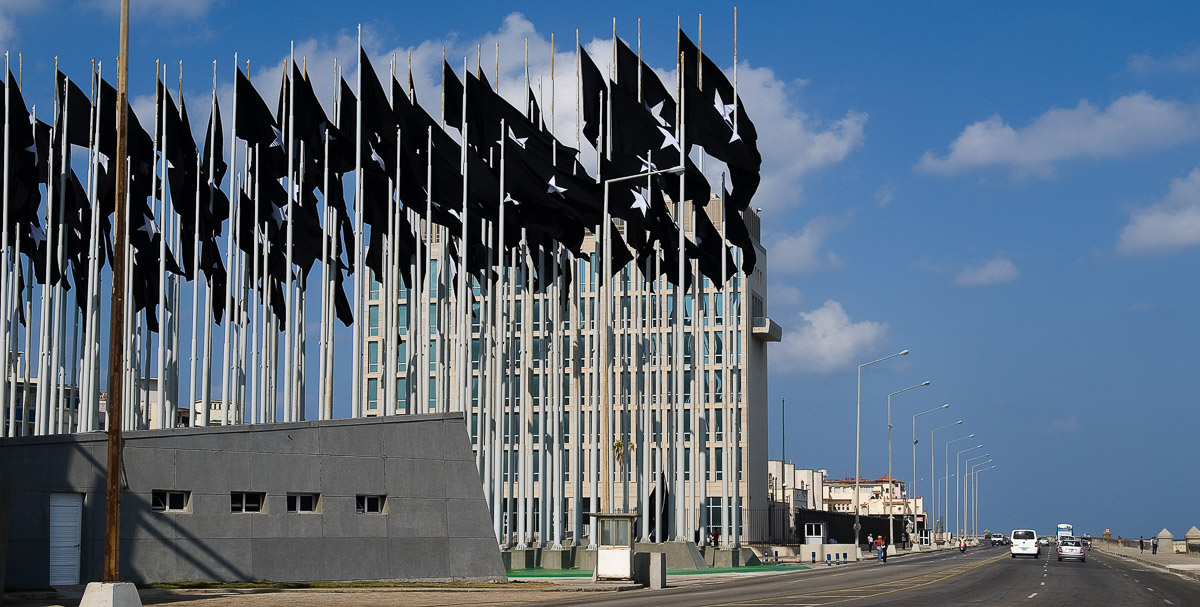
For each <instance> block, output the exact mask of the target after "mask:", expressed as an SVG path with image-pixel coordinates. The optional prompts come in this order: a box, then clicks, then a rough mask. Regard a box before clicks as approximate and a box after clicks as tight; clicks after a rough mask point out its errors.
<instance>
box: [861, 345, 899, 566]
mask: <svg viewBox="0 0 1200 607" xmlns="http://www.w3.org/2000/svg"><path fill="white" fill-rule="evenodd" d="M907 354H908V350H902V351H900V352H897V353H895V354H891V355H889V356H884V357H883V358H880V359H878V360H873V361H871V362H869V363H863V364H861V365H859V366H858V402H857V404H856V405H855V413H854V555H855V558H857V559H861V558H862V546H861V545H860V544H859V543H858V540H859V537H858V532H859V531H861V530H862V525H861V524H859V520H858V518H859V510H862V506H861V505H860V504H859V501H858V500H859V495H858V486H859V475H860V472H859V463H860V459H861V458H860V457H859V456H860V455H861V449H860V447H861V442H862V441H861V440H860V439H861V438H862V370H863V367H868V366H870V365H873V364H875V363H878V362H883V361H885V360H887V359H889V358H895V357H897V356H905V355H907Z"/></svg>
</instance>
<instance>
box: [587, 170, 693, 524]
mask: <svg viewBox="0 0 1200 607" xmlns="http://www.w3.org/2000/svg"><path fill="white" fill-rule="evenodd" d="M682 172H684V166H683V165H680V166H677V167H671V168H669V169H661V170H654V171H648V172H645V173H637V174H635V175H623V176H620V177H614V178H612V179H608V180H605V182H604V208H603V215H604V223H605V224H606V225H607V224H608V209H609V205H608V186H610V185H612V184H614V183H618V182H621V181H629V180H632V179H643V178H644V179H649V178H650V176H651V175H659V174H664V173H670V174H679V173H682ZM610 236H611V234H610V232H609V231H608V230H607V229H605V231H604V234H603V235H602V236H601V237H600V242H601V243H603V244H602V246H603V250H604V261H605V266H606V267H605V268H604V270H603V271H604V272H607V273H606V274H605V276H612V272H609V271H608V268H607V265H609V264H610V263H611V261H610V260H611V259H612V256H611V255H610V254H609V250H610V249H611V247H612V244H611V242H610V241H609V238H610ZM681 263H682V262H681ZM608 284H609V281H607V280H606V281H604V282H603V283H602V285H601V288H602V289H603V288H605V287H606V286H607V285H608ZM602 296H603V299H602V300H601V304H600V306H599V308H600V310H599V325H598V326H601V327H607V326H608V316H609V310H608V306H609V303H610V300H611V297H610V296H609V294H608V292H607V291H605V292H604V293H603V294H602ZM675 326H676V327H682V326H683V321H682V320H681V316H680V309H679V307H676V318H675ZM610 337H611V333H610V335H609V336H605V338H604V339H601V340H599V341H600V343H599V350H600V352H599V354H600V361H601V365H602V368H601V372H600V402H599V404H600V428H601V430H600V442H601V444H600V478H602V479H604V482H603V483H601V484H600V495H599V504H598V509H597V510H596V511H597V512H609V511H611V510H612V509H613V508H612V507H611V506H612V504H610V501H612V496H611V493H610V491H609V484H610V483H611V482H612V469H611V464H610V463H609V451H610V450H611V449H612V441H611V437H610V436H608V428H609V386H608V380H609V377H608V376H609V359H608V346H609V344H608V340H609V338H610ZM676 344H677V346H676V350H677V351H676V354H677V355H678V356H677V358H676V359H677V360H682V359H683V357H682V354H681V353H680V352H679V351H678V350H679V347H681V345H682V339H676ZM622 478H624V477H622Z"/></svg>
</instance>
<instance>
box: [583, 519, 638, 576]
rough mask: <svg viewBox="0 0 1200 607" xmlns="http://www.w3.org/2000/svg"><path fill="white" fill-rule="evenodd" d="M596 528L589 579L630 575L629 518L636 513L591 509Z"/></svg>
mask: <svg viewBox="0 0 1200 607" xmlns="http://www.w3.org/2000/svg"><path fill="white" fill-rule="evenodd" d="M591 516H592V518H594V519H596V526H595V527H593V529H599V530H600V533H599V537H600V541H599V542H598V543H597V544H596V570H595V572H594V573H593V574H592V579H593V580H632V579H633V522H634V521H635V520H637V517H638V515H637V513H625V512H610V513H592V515H591Z"/></svg>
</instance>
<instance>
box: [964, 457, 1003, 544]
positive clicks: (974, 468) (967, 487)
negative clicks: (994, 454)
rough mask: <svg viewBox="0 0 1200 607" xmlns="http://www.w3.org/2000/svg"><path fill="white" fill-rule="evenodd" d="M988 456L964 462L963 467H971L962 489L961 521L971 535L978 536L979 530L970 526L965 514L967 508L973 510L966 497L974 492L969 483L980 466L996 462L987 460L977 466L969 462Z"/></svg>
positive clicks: (969, 500) (968, 517)
mask: <svg viewBox="0 0 1200 607" xmlns="http://www.w3.org/2000/svg"><path fill="white" fill-rule="evenodd" d="M990 455H991V454H990V453H989V454H988V455H983V456H976V457H972V458H971V459H968V460H967V461H966V463H964V466H970V467H971V471H970V472H968V473H967V481H966V483H964V485H965V486H964V487H963V502H964V503H963V520H964V522H965V523H966V525H967V529H969V530H971V535H979V529H978V528H976V527H975V526H974V525H972V524H971V518H972V517H971V516H970V515H969V514H967V512H968V507H971V508H973V507H974V506H973V505H972V504H971V498H970V497H968V495H970V493H969V492H971V491H974V490H975V488H974V487H972V486H971V483H972V481H973V480H974V479H975V473H976V472H977V471H978V470H977V469H978V468H979V467H980V466H986V465H988V464H990V463H992V462H994V461H996V460H992V459H989V460H987V461H984V462H979V463H978V464H972V463H971V460H972V459H979V457H988V456H990ZM971 512H974V510H971ZM976 518H978V517H976Z"/></svg>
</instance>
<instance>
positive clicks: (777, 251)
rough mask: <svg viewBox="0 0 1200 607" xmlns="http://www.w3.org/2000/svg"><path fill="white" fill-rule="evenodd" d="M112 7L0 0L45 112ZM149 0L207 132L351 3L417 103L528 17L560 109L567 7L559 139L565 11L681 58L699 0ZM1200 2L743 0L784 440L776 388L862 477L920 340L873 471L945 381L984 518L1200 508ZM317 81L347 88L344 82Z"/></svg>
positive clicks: (137, 59) (822, 451)
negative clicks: (569, 2)
mask: <svg viewBox="0 0 1200 607" xmlns="http://www.w3.org/2000/svg"><path fill="white" fill-rule="evenodd" d="M117 4H118V3H117V2H115V1H112V0H106V1H103V2H101V1H98V0H97V1H76V0H44V1H34V0H4V2H2V3H0V48H7V49H9V50H12V51H23V52H24V57H25V76H24V77H25V82H26V91H27V92H26V99H27V100H29V101H30V102H31V103H38V104H39V105H40V106H41V107H47V108H48V107H49V100H50V97H51V90H52V89H51V87H52V80H51V73H52V70H53V58H54V56H55V55H58V56H59V58H60V59H59V60H60V65H61V66H62V69H63V70H64V71H65V72H67V74H68V75H70V76H72V77H73V78H76V79H84V78H86V75H87V70H88V68H89V66H90V63H91V60H92V58H93V57H95V58H100V59H102V60H105V69H106V74H110V78H111V77H112V76H111V74H113V73H114V72H113V71H112V70H113V69H114V68H115V62H114V61H111V58H112V57H114V56H115V54H116V44H117V42H116V41H117V19H116V6H117ZM136 4H139V5H141V6H143V7H145V8H141V9H138V10H135V13H134V19H133V32H132V37H133V42H132V50H131V57H132V62H131V66H132V69H131V79H132V91H133V96H134V99H135V105H137V107H138V108H139V109H141V110H143V111H144V110H148V109H149V108H150V107H151V104H152V100H151V97H150V96H151V95H152V94H153V81H152V79H151V77H150V74H151V73H152V71H153V69H154V68H153V62H154V60H155V59H162V60H164V61H165V62H166V63H167V64H169V65H171V66H175V65H176V64H177V63H178V62H180V61H182V62H183V65H184V70H185V79H184V91H185V95H186V96H187V99H188V100H189V104H192V105H193V107H194V108H199V109H193V110H192V111H191V112H192V118H193V121H194V122H195V123H196V124H195V125H194V126H197V127H200V128H202V126H201V125H202V124H203V118H202V116H204V115H205V114H206V113H207V112H206V111H204V110H203V105H204V103H205V99H206V97H207V94H208V90H209V86H210V81H211V69H212V68H211V65H212V64H211V62H212V61H213V60H216V61H217V62H218V70H219V72H218V81H219V82H218V86H219V88H220V89H221V94H222V95H227V94H228V89H229V88H230V87H231V82H232V69H233V68H232V65H233V61H232V60H233V54H234V53H235V52H237V53H238V58H239V60H240V61H243V62H244V61H246V60H249V61H251V74H252V76H253V78H254V82H255V84H256V85H257V86H258V88H259V90H260V91H263V93H264V97H266V98H267V99H268V102H269V103H273V100H274V98H275V97H274V95H275V91H276V90H277V87H278V84H277V82H278V78H279V66H281V65H282V61H283V60H284V58H285V57H286V56H287V54H288V50H289V44H290V43H292V42H293V41H294V42H295V44H296V48H297V56H298V57H307V59H308V65H309V70H310V73H311V72H314V71H315V70H318V69H321V70H327V69H328V67H329V66H330V65H332V59H333V58H334V57H337V58H338V59H339V60H341V61H346V62H348V65H347V76H348V77H350V78H352V77H353V76H352V74H353V70H354V69H355V66H354V49H355V33H354V32H355V28H356V27H357V25H358V24H362V26H363V28H364V42H365V45H366V47H367V49H368V51H369V53H370V54H371V56H372V59H373V61H374V62H375V65H376V67H377V69H379V70H381V71H386V70H387V69H388V68H387V67H386V66H387V64H388V62H389V61H390V58H391V57H392V54H393V53H397V56H398V57H399V58H400V62H401V63H402V64H403V62H404V61H405V57H406V53H407V52H408V51H410V50H411V51H413V57H414V59H413V61H414V69H415V70H416V74H415V80H416V83H417V89H418V97H419V98H421V99H422V100H423V101H425V102H426V103H431V102H432V101H430V100H433V99H436V95H437V89H436V83H437V82H438V80H437V79H436V76H435V70H436V66H437V65H438V62H439V61H440V57H441V48H442V47H443V46H447V47H448V51H447V53H448V56H449V58H450V61H451V64H452V65H456V66H461V64H462V58H463V56H464V55H468V54H469V55H470V57H471V64H472V65H473V64H474V53H475V50H474V49H475V48H476V45H477V44H480V45H482V47H483V51H482V53H483V58H484V64H485V66H488V69H489V74H490V73H491V67H490V66H491V65H493V62H494V57H495V44H496V43H497V42H499V43H500V54H501V63H502V65H501V70H500V71H501V74H500V82H501V88H502V91H503V92H505V93H507V94H510V95H513V96H515V95H516V94H517V91H519V90H520V88H521V80H520V78H521V74H522V72H523V68H522V62H521V57H522V54H523V41H524V39H525V38H526V37H528V39H529V44H530V60H531V71H532V73H534V74H535V77H536V75H537V74H546V76H545V77H544V79H543V87H542V88H543V90H544V91H545V92H544V95H545V98H544V101H543V106H546V105H548V103H547V101H548V99H549V85H548V73H549V71H548V64H549V56H550V51H549V37H550V34H551V33H552V32H554V33H556V39H557V40H556V42H557V44H556V48H557V50H558V53H559V54H558V56H557V58H556V62H557V69H556V78H557V84H556V93H557V96H556V105H557V113H556V116H555V117H556V120H555V129H556V130H557V131H558V133H559V135H560V137H562V138H563V139H564V140H566V141H568V142H570V141H572V140H573V137H574V135H573V133H574V101H573V93H572V92H570V91H571V86H572V85H571V84H570V78H571V77H573V75H572V74H571V73H570V72H571V71H572V69H571V63H570V62H571V52H572V47H573V42H574V36H575V29H576V28H579V30H580V36H581V40H582V41H583V42H584V44H585V45H588V46H589V49H591V50H592V51H593V56H595V57H596V59H597V60H598V62H601V63H603V62H605V61H606V59H605V55H604V51H603V49H605V48H609V47H608V46H607V43H606V41H607V40H609V39H610V38H611V35H612V27H613V17H614V16H615V17H616V23H617V32H618V35H620V36H621V37H623V38H625V39H626V40H627V41H630V43H631V44H636V39H637V18H638V17H641V18H642V44H643V52H644V56H645V57H646V58H647V60H648V62H649V63H650V64H651V65H653V66H655V67H656V68H660V69H661V74H662V75H664V76H668V77H673V62H672V55H673V52H674V43H675V41H674V31H675V23H676V16H677V14H679V13H678V12H677V11H678V10H679V9H678V8H669V7H668V8H660V7H659V6H658V5H657V4H654V5H649V4H647V3H637V4H635V3H626V2H615V3H602V4H592V5H586V6H585V5H577V6H571V7H570V8H567V6H566V5H564V4H563V3H560V2H525V3H513V4H508V5H501V4H497V5H494V6H481V4H480V3H474V2H471V3H468V2H455V1H445V2H439V3H436V4H435V5H431V6H429V7H426V8H424V9H423V10H420V11H408V10H404V9H403V6H404V5H402V4H395V3H391V2H361V3H354V4H348V5H347V4H343V5H340V6H339V7H338V8H337V9H336V10H331V9H330V8H329V6H330V5H329V4H328V3H323V2H308V1H297V2H288V3H258V2H241V3H238V2H221V1H218V0H190V1H185V0H160V1H157V2H139V3H136ZM686 10H687V11H688V12H687V13H682V14H679V15H680V16H681V17H682V20H683V24H684V28H685V29H686V30H687V31H688V32H689V33H690V34H692V35H693V36H694V35H695V34H696V33H697V22H698V18H699V15H700V14H703V18H704V31H703V48H704V50H705V52H706V53H708V54H709V55H710V56H712V57H713V58H714V59H715V60H716V62H717V63H718V64H719V65H721V66H722V67H725V68H728V69H729V70H732V67H733V63H734V62H733V10H732V6H731V5H728V4H722V3H711V2H693V3H687V9H686ZM1198 17H1200V8H1198V7H1196V6H1195V5H1193V4H1190V3H1184V2H1162V3H1153V4H1141V3H1137V4H1135V3H1117V2H1108V3H1087V4H1080V3H1047V2H1009V3H1002V4H996V5H992V4H985V3H959V2H919V3H914V2H906V3H882V2H881V3H867V2H851V3H789V6H788V7H787V8H782V9H780V8H776V7H775V6H774V5H770V6H768V5H763V4H751V5H745V6H742V7H741V9H740V11H739V23H738V30H739V31H738V44H739V49H738V53H739V54H738V59H739V62H740V64H739V67H738V79H739V90H740V93H741V95H742V97H743V100H744V103H745V105H746V108H747V111H748V112H749V115H750V116H751V118H753V119H754V121H755V123H756V124H757V126H758V131H759V133H760V149H761V150H762V153H763V156H764V163H763V170H764V172H763V185H762V187H761V188H760V190H759V195H758V196H757V197H756V199H755V202H754V205H755V206H759V207H761V208H762V209H763V219H764V221H763V225H764V233H763V238H764V241H765V242H766V244H767V248H768V275H769V284H770V295H769V304H768V309H769V315H770V316H771V317H772V318H773V319H775V320H776V321H777V322H779V323H780V324H781V325H782V326H783V327H784V331H785V337H784V341H783V342H782V343H781V344H776V345H773V346H772V351H771V360H772V362H771V370H770V384H769V392H770V395H771V396H770V398H771V402H770V411H769V415H770V419H771V423H770V428H771V454H772V457H776V458H777V457H779V455H780V432H781V428H780V424H779V422H778V421H777V420H778V419H779V417H780V401H781V399H786V400H787V428H786V432H787V449H788V451H787V456H788V458H789V459H791V460H793V461H795V462H796V463H797V464H798V465H801V466H805V467H815V468H825V469H828V470H829V472H830V474H831V475H832V476H834V477H844V476H850V475H852V474H853V472H854V469H853V466H854V453H853V451H852V450H851V449H852V446H853V438H854V407H855V375H856V368H857V366H858V365H859V364H861V363H864V362H867V361H870V360H874V359H877V358H880V357H882V356H886V355H888V354H892V353H894V352H897V351H899V350H902V349H906V348H907V349H910V350H911V352H912V353H911V355H909V356H906V357H900V358H894V359H891V360H888V361H886V362H882V363H879V364H877V365H874V366H871V367H868V368H867V369H865V370H864V373H863V419H864V428H863V451H862V458H863V470H862V472H863V476H866V477H876V476H880V475H882V474H884V473H886V471H887V470H886V466H887V443H886V421H885V415H886V411H885V409H886V399H887V394H888V393H890V392H894V391H897V390H900V389H903V388H906V387H908V386H911V385H914V384H918V383H920V382H922V381H925V380H930V381H932V384H931V385H930V386H928V387H923V388H918V389H915V390H911V391H908V392H905V393H903V394H899V395H897V396H895V397H894V398H893V401H892V402H893V423H894V425H895V429H894V436H893V440H894V443H893V448H894V456H895V460H894V472H895V474H896V476H898V477H901V478H904V479H908V477H909V476H910V475H911V466H912V462H911V433H912V429H911V428H912V417H911V416H912V415H913V414H914V413H917V412H919V411H924V410H926V409H930V408H932V407H935V406H937V405H940V404H942V403H945V402H948V403H951V407H950V408H949V409H947V410H945V411H942V412H938V413H933V414H930V415H927V416H924V417H922V418H920V419H919V420H918V422H919V424H918V438H919V439H920V440H921V442H920V444H919V445H918V447H919V451H918V456H919V459H918V463H919V464H920V465H919V466H918V477H928V476H929V473H928V465H929V463H928V462H929V460H928V458H929V451H928V449H929V430H930V429H932V428H933V427H935V426H938V425H942V424H946V423H950V422H952V421H954V420H956V419H959V418H961V419H964V420H965V422H964V424H963V425H962V426H961V429H962V431H961V433H960V434H951V431H949V430H947V431H943V432H942V433H940V434H939V437H938V443H937V444H936V446H937V451H938V453H937V457H938V465H937V469H938V471H939V472H938V474H939V475H940V474H941V472H940V470H941V469H942V463H941V458H942V453H943V449H944V448H943V447H942V444H943V441H944V440H947V439H951V438H957V437H958V436H961V435H962V434H967V433H975V434H976V440H972V441H960V442H958V443H955V445H953V446H954V447H957V448H963V447H964V446H973V445H974V444H979V443H982V444H983V445H984V449H983V450H981V451H975V452H970V453H967V454H964V456H973V455H975V454H978V453H980V452H987V453H991V454H992V459H994V460H995V462H996V464H997V466H998V467H997V468H996V469H995V470H991V471H989V472H988V473H986V474H985V475H984V476H983V477H981V478H982V482H981V486H982V499H981V501H982V502H984V505H983V506H982V508H981V510H982V512H981V519H980V520H981V524H982V525H984V526H990V527H992V528H993V529H1005V530H1007V529H1010V528H1012V527H1014V526H1034V527H1035V528H1038V529H1041V530H1045V531H1046V532H1049V531H1050V530H1052V529H1053V525H1054V524H1055V523H1058V522H1064V521H1069V522H1073V523H1075V524H1076V526H1077V529H1079V530H1081V531H1083V532H1091V533H1094V534H1098V533H1100V532H1101V531H1103V529H1104V528H1105V527H1111V528H1112V529H1113V533H1114V534H1116V533H1120V534H1122V535H1124V536H1126V537H1130V536H1133V537H1136V536H1137V535H1141V534H1145V535H1149V534H1152V533H1156V532H1157V531H1158V530H1159V529H1161V528H1163V527H1167V528H1169V529H1170V530H1171V531H1172V532H1174V533H1175V534H1176V536H1182V534H1183V533H1184V532H1185V531H1187V529H1188V528H1189V527H1190V526H1192V525H1200V516H1197V515H1196V512H1197V510H1196V508H1195V504H1196V503H1200V486H1197V485H1196V484H1195V483H1192V482H1190V478H1191V476H1193V474H1192V473H1193V470H1194V462H1196V461H1197V456H1196V449H1195V445H1194V443H1195V439H1194V438H1192V434H1193V433H1192V432H1191V429H1194V428H1196V427H1197V426H1198V423H1200V412H1198V407H1197V404H1200V402H1198V401H1200V398H1198V397H1197V394H1198V393H1200V391H1198V389H1197V388H1198V387H1200V386H1197V383H1198V381H1197V377H1198V374H1197V373H1196V371H1197V365H1198V363H1200V356H1197V354H1196V349H1195V348H1194V345H1195V344H1196V343H1198V341H1200V339H1198V338H1200V323H1198V322H1197V320H1196V311H1197V310H1198V309H1200V301H1198V300H1200V286H1198V285H1197V281H1196V280H1195V277H1196V276H1197V269H1198V268H1197V265H1198V259H1197V249H1198V245H1200V88H1198V86H1197V85H1198V83H1200V79H1198V76H1200V40H1198V38H1197V34H1196V33H1195V27H1194V24H1195V23H1197V22H1200V19H1198ZM14 61H15V57H14ZM174 69H175V68H174V67H172V71H171V74H172V78H174V77H175V71H174ZM459 69H460V70H461V68H459ZM325 73H329V72H325ZM314 82H315V83H316V86H317V89H318V94H319V95H322V96H323V99H325V100H328V99H329V97H330V95H331V93H330V91H331V90H332V79H331V78H328V77H314ZM322 83H324V84H322ZM226 107H229V106H226ZM433 109H435V110H436V108H433ZM227 111H228V110H227ZM709 169H710V170H715V169H713V168H712V167H711V166H710V167H709ZM346 371H348V369H347V370H346ZM976 441H977V442H976ZM848 445H849V447H848ZM953 457H954V451H952V452H951V458H953ZM922 467H923V468H924V470H925V471H924V472H922V471H921V468H922ZM928 482H929V481H928V479H927V478H926V480H925V481H923V482H922V483H920V486H919V489H918V492H919V493H920V494H921V495H927V494H928V493H929V489H928ZM951 507H953V496H952V499H951Z"/></svg>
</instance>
